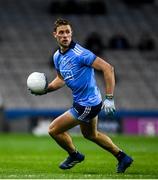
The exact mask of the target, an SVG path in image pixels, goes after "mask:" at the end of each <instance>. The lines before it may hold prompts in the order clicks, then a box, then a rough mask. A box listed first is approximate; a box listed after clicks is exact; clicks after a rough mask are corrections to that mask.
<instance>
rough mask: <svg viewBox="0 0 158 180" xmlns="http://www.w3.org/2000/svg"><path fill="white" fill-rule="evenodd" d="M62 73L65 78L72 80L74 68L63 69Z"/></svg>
mask: <svg viewBox="0 0 158 180" xmlns="http://www.w3.org/2000/svg"><path fill="white" fill-rule="evenodd" d="M60 72H61V75H62V76H63V78H64V80H68V79H69V80H72V79H74V76H73V73H72V70H61V71H60Z"/></svg>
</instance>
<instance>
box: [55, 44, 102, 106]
mask: <svg viewBox="0 0 158 180" xmlns="http://www.w3.org/2000/svg"><path fill="white" fill-rule="evenodd" d="M53 58H54V65H55V68H56V70H57V71H58V72H60V74H61V76H62V77H63V79H64V81H65V83H66V85H67V86H68V87H69V88H70V89H71V90H72V94H73V101H74V102H76V103H78V104H80V105H82V106H95V105H97V104H99V103H100V102H101V94H100V91H99V89H98V87H97V85H96V80H95V75H94V69H93V68H92V67H91V65H92V63H93V62H94V60H95V59H96V55H94V54H93V53H92V52H91V51H89V50H87V49H85V48H83V47H82V46H80V45H79V44H77V43H74V42H71V44H70V47H69V49H68V50H67V51H66V52H64V53H61V51H60V49H58V50H57V51H56V52H55V54H54V57H53Z"/></svg>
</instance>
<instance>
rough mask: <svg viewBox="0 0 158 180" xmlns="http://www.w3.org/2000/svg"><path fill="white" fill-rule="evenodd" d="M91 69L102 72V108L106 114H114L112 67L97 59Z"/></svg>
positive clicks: (113, 76)
mask: <svg viewBox="0 0 158 180" xmlns="http://www.w3.org/2000/svg"><path fill="white" fill-rule="evenodd" d="M92 67H93V68H94V69H97V70H100V71H102V72H103V76H104V81H105V94H106V95H105V100H104V103H103V107H104V109H105V112H106V113H107V114H113V113H114V112H115V105H114V99H113V94H114V88H115V74H114V67H113V66H111V65H110V64H109V63H107V62H106V61H105V60H103V59H101V58H99V57H97V58H96V59H95V60H94V62H93V64H92Z"/></svg>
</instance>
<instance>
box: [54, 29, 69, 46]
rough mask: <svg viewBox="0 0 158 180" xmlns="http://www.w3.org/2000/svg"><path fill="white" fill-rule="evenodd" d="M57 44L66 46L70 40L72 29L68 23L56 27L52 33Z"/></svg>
mask: <svg viewBox="0 0 158 180" xmlns="http://www.w3.org/2000/svg"><path fill="white" fill-rule="evenodd" d="M53 34H54V37H55V38H56V40H57V42H58V44H59V46H61V47H63V48H68V47H69V45H70V43H71V40H72V30H71V27H70V25H62V26H59V27H57V30H56V32H54V33H53Z"/></svg>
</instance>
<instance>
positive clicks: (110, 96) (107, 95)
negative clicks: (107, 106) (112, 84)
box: [105, 94, 114, 100]
mask: <svg viewBox="0 0 158 180" xmlns="http://www.w3.org/2000/svg"><path fill="white" fill-rule="evenodd" d="M105 98H106V99H109V100H111V99H113V98H114V95H113V94H106V95H105Z"/></svg>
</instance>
